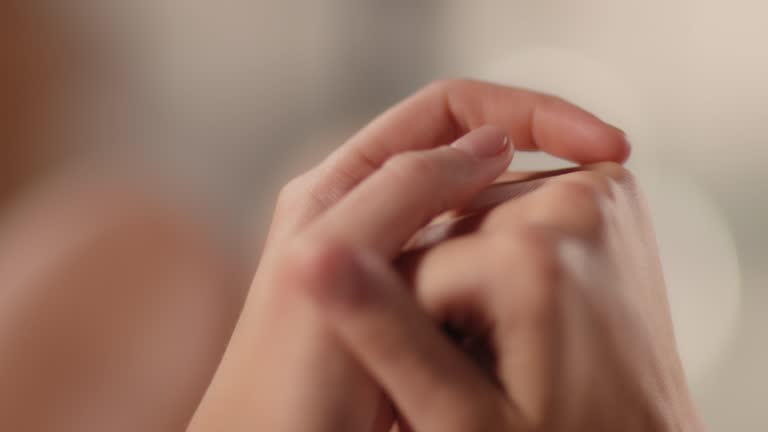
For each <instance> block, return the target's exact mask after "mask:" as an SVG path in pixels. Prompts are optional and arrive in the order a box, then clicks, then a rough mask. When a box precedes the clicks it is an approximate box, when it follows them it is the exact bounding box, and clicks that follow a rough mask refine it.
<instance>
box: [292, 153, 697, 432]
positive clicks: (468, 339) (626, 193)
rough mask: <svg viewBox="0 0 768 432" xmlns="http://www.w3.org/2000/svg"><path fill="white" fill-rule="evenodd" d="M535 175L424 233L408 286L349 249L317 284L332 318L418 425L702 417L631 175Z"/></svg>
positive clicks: (569, 424)
mask: <svg viewBox="0 0 768 432" xmlns="http://www.w3.org/2000/svg"><path fill="white" fill-rule="evenodd" d="M518 177H526V176H518ZM528 177H529V178H528V179H527V180H522V181H515V182H510V183H504V184H497V185H494V186H493V187H492V188H491V189H489V190H488V191H486V192H485V193H483V194H482V196H480V197H478V198H476V200H475V204H473V205H470V206H469V208H468V209H467V210H466V211H465V214H464V215H463V216H462V217H460V218H456V219H454V220H452V221H449V222H445V223H443V224H437V225H432V226H430V227H428V228H427V229H425V230H424V231H423V232H422V233H420V235H419V236H418V238H417V239H415V240H414V242H413V244H414V250H413V251H412V252H411V253H409V254H408V256H406V257H404V258H403V260H402V265H403V266H404V267H405V268H406V273H408V276H409V278H410V282H411V283H410V284H406V283H405V281H403V280H402V279H401V278H399V277H398V275H396V274H394V272H393V271H392V270H391V269H389V268H388V267H387V263H386V262H385V261H383V260H381V259H379V258H378V257H375V256H371V255H364V256H359V255H358V256H353V255H348V256H347V258H346V259H345V261H344V262H346V263H347V268H345V269H344V270H343V272H344V273H345V274H347V275H349V274H354V275H355V276H354V277H349V276H348V277H347V278H346V279H345V282H346V283H340V284H336V285H330V284H329V285H307V287H308V288H309V289H308V290H307V292H308V293H310V294H312V296H311V298H314V299H315V301H316V303H317V305H318V310H319V311H320V312H321V313H322V314H323V315H324V317H325V318H326V320H327V321H326V323H327V324H328V325H329V326H330V327H331V328H332V329H333V331H334V332H335V333H336V334H337V335H338V336H339V338H340V340H341V341H342V342H343V344H344V345H345V346H346V347H347V349H348V350H349V351H350V352H351V353H353V354H354V355H355V357H356V358H357V359H358V360H359V361H360V362H361V364H362V365H363V366H364V367H365V368H366V369H367V370H368V371H369V372H370V373H371V375H372V376H373V377H374V378H375V380H376V381H377V382H379V383H380V384H381V385H382V387H383V388H384V389H385V391H386V393H387V394H388V395H389V396H390V397H391V398H392V400H393V402H394V405H396V406H397V407H398V409H399V410H400V413H401V416H402V418H403V421H404V423H405V424H408V425H410V427H412V428H413V430H415V431H417V432H432V431H434V432H437V431H440V432H453V431H455V432H474V431H513V432H523V431H541V432H561V431H563V432H564V431H569V432H578V431H590V432H599V431H606V432H607V431H625V432H633V431H637V432H640V431H644V432H649V431H654V432H655V431H665V432H666V431H701V430H703V427H702V425H701V424H700V422H699V420H698V419H697V417H696V413H695V411H694V409H693V404H692V402H691V399H690V396H689V394H688V388H687V385H686V383H685V378H684V375H683V371H682V367H681V365H680V361H679V358H678V355H677V352H676V348H675V342H674V336H673V332H672V324H671V319H670V315H669V311H668V306H667V301H666V294H665V288H664V283H663V277H662V274H661V270H660V266H659V262H658V256H657V252H656V247H655V242H654V237H653V233H652V230H651V227H650V223H649V218H648V215H647V213H646V211H645V209H644V205H643V203H642V200H641V199H640V198H639V192H638V190H637V186H636V184H635V182H634V181H633V178H632V176H631V175H630V174H629V173H628V172H627V171H625V170H624V169H623V168H622V167H621V166H619V165H616V164H610V163H608V164H597V165H593V166H589V167H586V168H583V169H578V170H565V171H561V172H557V173H549V174H545V175H542V174H539V175H536V176H528ZM499 203H501V204H499ZM494 204H498V205H495V206H494ZM489 207H490V208H489ZM466 213H468V214H466ZM457 233H459V234H457ZM338 253H341V252H338ZM346 253H347V254H351V253H352V252H351V251H347V252H346ZM350 263H351V264H350ZM337 271H338V272H342V271H341V270H338V269H337ZM409 285H410V286H412V289H414V290H415V291H414V293H413V294H411V293H410V292H408V291H409V288H407V287H408V286H409ZM414 294H415V295H414ZM434 322H440V323H444V327H447V328H449V329H450V333H451V334H452V335H454V336H456V335H459V336H461V337H460V338H459V339H460V341H461V342H463V343H462V345H463V346H464V348H465V350H466V351H468V353H470V354H473V356H474V357H475V358H477V359H478V360H480V363H473V362H470V361H469V360H468V358H469V357H468V356H467V355H466V354H467V353H465V352H462V351H461V350H459V349H458V348H457V346H456V345H455V344H452V343H451V342H450V340H449V338H448V337H446V335H445V334H444V333H442V332H440V331H439V330H438V328H437V327H436V326H435V325H434V324H433V323H434ZM454 339H455V337H454ZM477 354H481V355H480V356H478V355H477ZM481 366H482V367H484V369H485V370H484V372H486V374H485V375H484V374H482V373H481V370H483V369H481ZM489 378H490V379H489Z"/></svg>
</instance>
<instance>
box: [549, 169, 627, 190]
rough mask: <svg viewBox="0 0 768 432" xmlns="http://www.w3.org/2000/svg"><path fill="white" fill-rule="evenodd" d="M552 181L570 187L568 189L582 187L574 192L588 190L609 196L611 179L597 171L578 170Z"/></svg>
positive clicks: (563, 186)
mask: <svg viewBox="0 0 768 432" xmlns="http://www.w3.org/2000/svg"><path fill="white" fill-rule="evenodd" d="M554 183H555V184H556V185H560V187H562V188H570V190H574V189H582V190H581V191H579V190H576V191H575V192H574V193H583V192H589V193H591V194H592V195H595V196H607V197H610V196H611V194H612V183H613V180H612V179H611V178H610V177H608V176H606V175H605V174H603V173H602V172H599V171H593V170H580V171H575V172H572V173H568V174H564V175H562V176H560V177H558V178H557V180H554Z"/></svg>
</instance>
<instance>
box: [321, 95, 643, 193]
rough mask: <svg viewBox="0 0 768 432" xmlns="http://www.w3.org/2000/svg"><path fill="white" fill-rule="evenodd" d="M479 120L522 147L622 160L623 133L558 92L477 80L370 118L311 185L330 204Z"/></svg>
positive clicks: (582, 158)
mask: <svg viewBox="0 0 768 432" xmlns="http://www.w3.org/2000/svg"><path fill="white" fill-rule="evenodd" d="M485 124H496V125H499V126H501V127H502V128H503V129H504V130H505V132H506V133H507V134H508V135H509V136H510V137H511V139H512V140H513V141H514V142H515V144H516V146H517V147H518V148H519V149H521V150H541V151H544V152H547V153H550V154H552V155H554V156H557V157H562V158H564V159H569V160H572V161H575V162H579V163H590V162H598V161H604V160H610V161H617V162H622V161H624V160H626V158H627V157H628V155H629V144H628V142H627V140H626V137H625V135H624V133H623V132H622V131H621V130H619V129H617V128H615V127H613V126H610V125H608V124H606V123H604V122H603V121H601V120H600V119H598V118H597V117H595V116H594V115H592V114H590V113H588V112H587V111H584V110H582V109H581V108H578V107H576V106H575V105H572V104H570V103H568V102H566V101H564V100H562V99H559V98H557V97H553V96H549V95H544V94H540V93H536V92H532V91H528V90H523V89H517V88H510V87H505V86H500V85H494V84H489V83H484V82H479V81H470V80H447V81H440V82H437V83H435V84H432V85H429V86H427V87H426V88H424V89H423V90H421V91H420V92H418V93H416V94H415V95H413V96H412V97H410V98H408V99H406V100H405V101H403V102H402V103H400V104H398V105H396V106H395V107H393V108H392V109H390V110H389V111H387V112H385V113H384V114H382V115H381V116H380V117H378V118H377V119H376V120H374V121H373V122H372V123H371V124H370V125H369V126H367V127H366V128H364V129H363V130H362V131H360V132H359V133H358V134H357V135H355V136H354V137H352V138H351V139H350V140H349V141H348V142H347V143H346V144H345V145H343V146H342V147H340V148H339V149H338V150H337V151H336V152H334V154H332V155H331V156H330V157H329V158H328V159H327V160H326V161H325V162H324V163H323V166H322V169H321V170H320V171H319V174H318V176H317V177H316V178H315V179H313V183H314V184H313V185H312V187H311V189H312V192H313V194H314V195H315V196H316V197H319V201H321V202H323V203H325V205H330V204H332V203H334V202H336V200H338V197H341V196H343V195H345V194H346V193H347V192H348V191H349V190H351V189H352V188H353V187H354V186H356V185H357V184H358V183H359V182H360V181H362V180H363V179H364V178H365V177H367V176H368V175H370V174H371V173H373V172H374V171H376V170H377V169H378V168H379V167H380V166H381V165H382V164H383V163H384V162H385V161H386V160H388V159H389V158H390V157H392V156H394V155H396V154H398V153H401V152H404V151H413V150H423V149H427V148H433V147H437V146H440V145H444V144H446V143H449V142H451V141H453V140H455V139H456V138H458V137H459V136H461V135H463V134H465V133H467V132H469V131H471V130H473V129H475V128H478V127H481V126H483V125H485Z"/></svg>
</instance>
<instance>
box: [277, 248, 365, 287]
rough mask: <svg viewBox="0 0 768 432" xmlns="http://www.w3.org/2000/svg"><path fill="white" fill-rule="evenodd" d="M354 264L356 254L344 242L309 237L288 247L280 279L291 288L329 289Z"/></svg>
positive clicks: (280, 271)
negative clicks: (319, 287)
mask: <svg viewBox="0 0 768 432" xmlns="http://www.w3.org/2000/svg"><path fill="white" fill-rule="evenodd" d="M354 262H355V260H354V253H353V251H352V250H351V248H349V247H347V246H346V245H344V244H343V243H342V242H340V241H337V240H334V239H330V238H322V237H319V236H314V237H308V238H305V239H302V240H299V241H296V242H294V243H292V244H291V245H290V246H289V247H288V248H287V250H286V252H285V254H284V255H283V258H282V260H280V265H279V276H280V279H281V282H282V283H284V284H286V285H288V286H289V287H291V288H292V289H298V290H303V289H308V288H310V287H312V286H328V285H330V284H334V283H336V281H338V279H339V277H341V275H342V274H343V273H344V272H345V271H347V270H349V267H350V266H351V265H352V264H353V263H354Z"/></svg>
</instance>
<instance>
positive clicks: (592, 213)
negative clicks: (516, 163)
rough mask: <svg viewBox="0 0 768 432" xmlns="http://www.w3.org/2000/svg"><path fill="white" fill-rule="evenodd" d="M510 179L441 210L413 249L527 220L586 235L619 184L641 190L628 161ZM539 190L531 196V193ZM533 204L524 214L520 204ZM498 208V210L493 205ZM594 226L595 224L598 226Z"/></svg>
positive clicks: (412, 243) (507, 175) (514, 175)
mask: <svg viewBox="0 0 768 432" xmlns="http://www.w3.org/2000/svg"><path fill="white" fill-rule="evenodd" d="M501 178H502V179H504V181H502V182H498V180H497V182H496V183H494V184H493V185H491V186H489V187H487V188H486V189H484V190H483V191H482V192H480V193H478V194H476V195H475V196H474V197H473V198H472V200H471V201H470V202H469V203H468V204H467V205H465V206H464V207H462V208H461V209H458V210H456V211H452V212H449V213H446V214H444V215H441V216H440V217H439V218H437V219H435V220H434V221H433V223H431V224H430V225H429V226H426V227H424V228H423V229H422V230H420V231H419V232H418V233H417V234H416V235H415V236H414V237H413V238H412V239H411V241H410V242H409V243H408V245H407V249H409V250H415V251H417V252H418V250H419V249H425V248H429V247H431V246H434V245H436V244H438V243H440V242H442V241H445V240H447V239H449V238H453V237H458V236H461V235H465V234H469V233H473V232H477V231H478V230H486V231H491V232H493V231H495V230H496V228H498V227H501V228H502V229H503V228H504V227H505V226H509V225H511V224H512V225H514V224H515V222H514V221H517V223H520V222H523V219H521V217H523V216H525V217H526V218H527V219H525V220H526V221H528V222H535V223H539V224H543V225H550V226H558V227H560V229H561V230H563V231H566V232H569V233H571V234H575V235H577V236H584V235H586V234H588V233H589V232H590V229H589V228H590V227H591V228H597V227H598V226H596V224H599V222H601V221H602V216H603V215H604V212H603V211H602V209H601V207H603V206H604V205H608V204H611V203H612V201H613V198H614V195H615V194H614V189H616V188H619V189H622V190H625V191H627V192H630V193H631V194H637V192H636V185H635V182H634V178H633V176H632V175H631V173H629V172H628V171H627V170H626V169H625V168H624V167H622V166H621V165H619V164H615V163H611V162H602V163H597V164H590V165H585V166H581V167H576V168H568V169H561V170H553V171H538V172H507V173H504V174H503V175H502V176H501ZM534 191H536V193H535V194H534V196H533V197H532V198H530V199H528V198H525V196H527V195H529V194H530V193H531V192H534ZM520 200H523V201H525V202H528V201H536V202H540V203H542V204H541V205H534V206H530V205H521V204H519V203H514V204H512V203H510V201H520ZM523 208H527V209H528V210H527V211H526V212H525V214H524V215H522V214H520V209H523ZM492 209H493V210H492ZM592 231H594V230H592Z"/></svg>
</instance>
